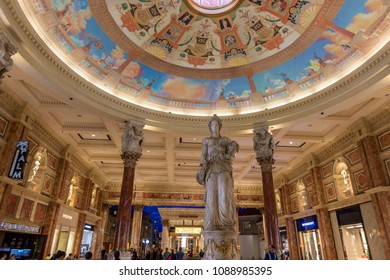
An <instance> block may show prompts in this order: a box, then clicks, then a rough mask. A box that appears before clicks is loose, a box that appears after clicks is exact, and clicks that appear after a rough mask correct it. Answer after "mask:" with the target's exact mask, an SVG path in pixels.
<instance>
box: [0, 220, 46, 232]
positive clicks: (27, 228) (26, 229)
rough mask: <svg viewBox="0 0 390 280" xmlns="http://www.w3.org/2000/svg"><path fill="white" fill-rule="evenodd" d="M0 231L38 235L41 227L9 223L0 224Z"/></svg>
mask: <svg viewBox="0 0 390 280" xmlns="http://www.w3.org/2000/svg"><path fill="white" fill-rule="evenodd" d="M0 229H4V230H12V231H19V232H27V233H36V234H39V233H40V232H41V227H35V226H28V225H21V224H15V223H9V222H1V223H0Z"/></svg>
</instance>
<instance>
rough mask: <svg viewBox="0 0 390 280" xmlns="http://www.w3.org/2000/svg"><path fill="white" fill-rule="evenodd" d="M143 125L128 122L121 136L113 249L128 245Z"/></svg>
mask: <svg viewBox="0 0 390 280" xmlns="http://www.w3.org/2000/svg"><path fill="white" fill-rule="evenodd" d="M143 126H144V125H143V124H140V123H137V122H134V121H132V122H129V123H127V124H126V126H125V129H124V133H123V135H122V155H121V158H122V160H123V162H124V165H125V167H124V171H123V180H122V189H121V196H120V199H119V208H118V216H117V220H116V231H115V241H114V249H115V250H119V251H125V250H126V249H127V245H128V238H129V233H130V225H131V223H130V220H131V207H132V200H133V188H134V174H135V166H136V163H137V161H138V160H139V159H140V158H141V156H142V146H143V140H144V136H143Z"/></svg>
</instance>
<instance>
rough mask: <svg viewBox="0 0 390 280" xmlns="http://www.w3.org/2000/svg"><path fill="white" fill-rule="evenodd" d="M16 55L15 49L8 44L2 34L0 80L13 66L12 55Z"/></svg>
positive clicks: (0, 43) (0, 42)
mask: <svg viewBox="0 0 390 280" xmlns="http://www.w3.org/2000/svg"><path fill="white" fill-rule="evenodd" d="M15 53H16V49H15V47H14V46H13V45H12V44H10V43H9V42H8V40H7V39H6V38H5V36H4V35H3V34H1V36H0V80H1V79H3V77H4V75H5V74H6V73H7V72H8V71H10V70H11V68H12V66H13V63H14V62H13V60H12V58H11V56H12V55H14V54H15Z"/></svg>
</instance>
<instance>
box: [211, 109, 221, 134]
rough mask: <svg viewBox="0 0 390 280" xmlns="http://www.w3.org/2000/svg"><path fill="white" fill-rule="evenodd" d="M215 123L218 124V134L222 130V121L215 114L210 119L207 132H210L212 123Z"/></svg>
mask: <svg viewBox="0 0 390 280" xmlns="http://www.w3.org/2000/svg"><path fill="white" fill-rule="evenodd" d="M213 122H216V123H217V124H218V134H219V132H220V131H221V128H222V121H221V119H220V118H218V117H217V115H216V114H214V115H213V116H212V118H211V119H210V120H209V130H210V131H211V132H212V123H213Z"/></svg>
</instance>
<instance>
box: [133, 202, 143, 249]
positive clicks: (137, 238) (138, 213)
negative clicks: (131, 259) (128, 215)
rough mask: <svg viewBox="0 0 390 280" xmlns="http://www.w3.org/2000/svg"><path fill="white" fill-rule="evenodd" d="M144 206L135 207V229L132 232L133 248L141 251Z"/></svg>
mask: <svg viewBox="0 0 390 280" xmlns="http://www.w3.org/2000/svg"><path fill="white" fill-rule="evenodd" d="M143 209H144V206H143V205H134V216H133V228H132V230H131V243H130V244H131V247H132V248H134V249H137V250H138V249H139V248H140V245H141V225H142V210H143Z"/></svg>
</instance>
